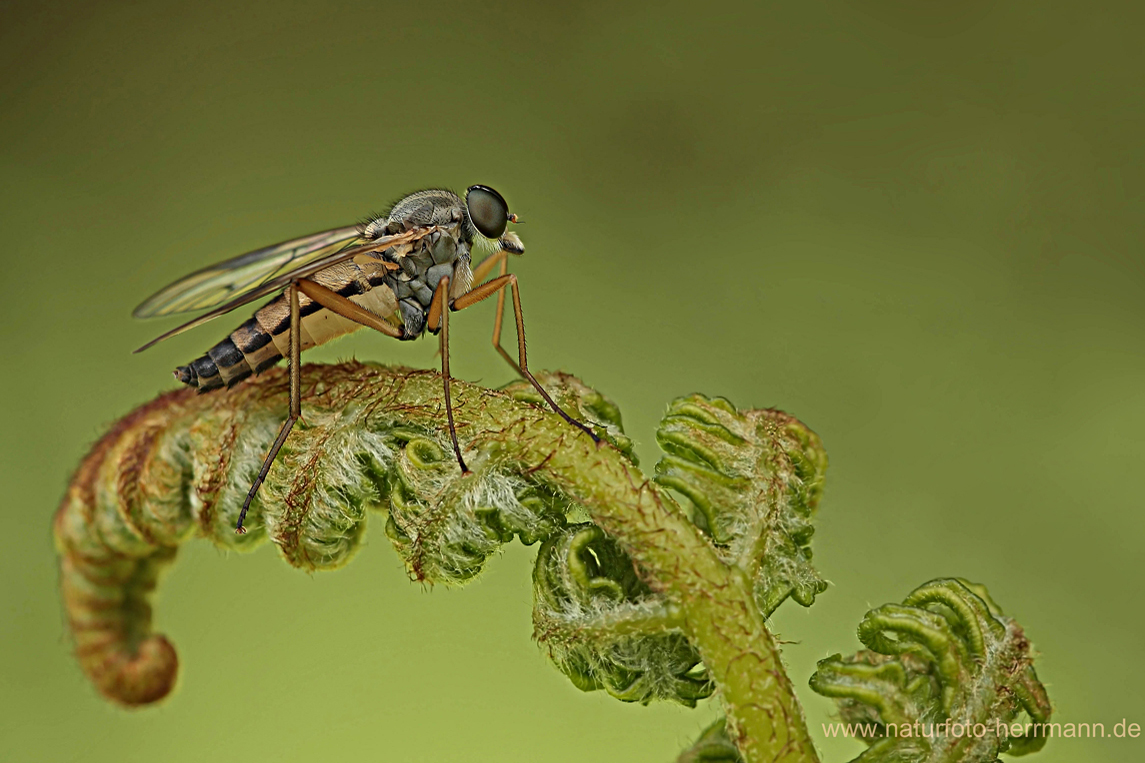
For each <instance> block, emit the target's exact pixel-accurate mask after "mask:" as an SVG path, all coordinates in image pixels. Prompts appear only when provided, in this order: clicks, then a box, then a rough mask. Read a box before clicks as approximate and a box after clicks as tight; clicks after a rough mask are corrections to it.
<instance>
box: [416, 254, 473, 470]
mask: <svg viewBox="0 0 1145 763" xmlns="http://www.w3.org/2000/svg"><path fill="white" fill-rule="evenodd" d="M448 295H449V276H442V279H441V280H440V281H438V282H437V289H435V290H434V292H433V301H432V302H431V303H430V306H429V315H428V316H427V317H426V326H427V327H429V330H430V331H436V330H437V324H438V322H440V323H441V378H442V380H443V383H444V384H445V417H446V419H448V420H449V438H450V439H451V440H452V441H453V453H454V455H456V456H457V465H458V466H460V467H461V474H462V476H466V475H469V474H472V472H470V471H469V467H467V466H466V465H465V459H464V458H462V457H461V446H460V445H458V444H457V429H456V427H455V426H454V425H453V401H452V400H451V399H450V396H449V310H447V309H446V300H448V299H449V296H448ZM450 309H453V308H452V305H451V306H450Z"/></svg>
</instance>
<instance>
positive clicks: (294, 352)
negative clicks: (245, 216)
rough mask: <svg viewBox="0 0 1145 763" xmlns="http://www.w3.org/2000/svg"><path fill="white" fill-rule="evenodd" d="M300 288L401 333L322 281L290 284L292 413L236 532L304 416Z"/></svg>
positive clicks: (344, 312) (353, 316)
mask: <svg viewBox="0 0 1145 763" xmlns="http://www.w3.org/2000/svg"><path fill="white" fill-rule="evenodd" d="M298 292H302V293H303V294H305V295H306V296H308V297H310V299H312V300H314V301H315V302H317V303H318V304H320V305H322V306H323V307H325V308H326V309H327V310H330V311H331V312H334V313H337V314H338V315H341V316H342V317H343V318H346V319H348V320H351V321H354V322H355V323H358V324H361V325H363V326H366V327H367V328H372V329H376V330H378V331H380V332H382V333H383V334H386V335H387V336H392V337H394V338H395V339H396V338H399V337H400V336H401V333H402V332H401V330H399V329H398V328H397V327H395V326H393V325H391V324H389V323H387V322H386V321H384V320H382V319H381V318H379V317H378V316H377V315H374V314H373V313H371V312H370V311H369V310H366V309H365V308H364V307H362V306H361V305H358V304H357V303H355V302H351V301H350V300H348V299H346V298H345V297H343V296H342V295H341V294H338V293H336V292H333V291H331V290H330V289H327V288H326V287H325V286H323V285H322V284H319V283H315V282H314V281H309V280H306V279H302V280H299V281H295V282H293V283H291V284H290V286H289V287H288V288H287V295H288V296H289V298H290V328H289V329H288V330H289V331H290V416H289V417H288V418H287V419H286V421H285V422H283V424H282V430H281V431H280V432H279V433H278V438H277V439H275V441H274V445H272V446H270V453H268V454H267V456H266V460H265V461H263V464H262V469H260V470H259V473H258V478H257V479H256V480H255V481H254V485H252V486H251V489H250V492H249V493H247V497H246V500H245V501H243V509H242V512H240V513H239V522H238V525H237V526H236V527H235V532H237V533H239V534H240V535H242V534H243V533H245V532H246V528H245V527H243V520H244V519H245V518H246V513H247V510H248V509H250V504H251V501H253V500H254V496H255V494H256V493H257V492H258V489H259V488H260V487H261V486H262V483H263V481H265V480H266V475H267V474H268V473H269V472H270V465H271V464H273V463H274V459H275V457H276V456H277V455H278V451H279V450H281V449H282V445H283V443H285V442H286V437H287V435H289V434H290V430H291V429H292V428H293V427H294V423H295V422H296V421H298V419H299V418H301V416H302V378H301V369H302V367H301V365H300V362H299V361H300V356H301V355H302V332H301V331H297V330H295V327H297V326H300V325H301V324H300V322H299V321H300V317H299V305H298Z"/></svg>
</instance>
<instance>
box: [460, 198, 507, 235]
mask: <svg viewBox="0 0 1145 763" xmlns="http://www.w3.org/2000/svg"><path fill="white" fill-rule="evenodd" d="M465 206H466V207H467V208H468V209H469V219H470V220H472V221H473V226H474V227H475V228H477V230H478V231H480V232H481V235H482V236H484V237H485V238H492V239H498V238H501V236H502V235H503V234H504V233H505V226H506V225H508V223H509V205H508V204H506V203H505V199H504V198H503V197H502V196H501V194H499V193H497V192H496V191H494V190H493V189H492V188H490V187H489V186H485V185H474V186H470V187H469V190H468V191H466V192H465Z"/></svg>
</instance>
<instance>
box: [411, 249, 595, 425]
mask: <svg viewBox="0 0 1145 763" xmlns="http://www.w3.org/2000/svg"><path fill="white" fill-rule="evenodd" d="M482 264H484V263H482ZM501 267H502V270H504V269H505V267H506V265H505V261H504V260H502V261H501ZM506 286H508V287H510V288H511V289H512V291H513V317H514V319H515V320H516V323H517V359H518V363H513V359H512V358H510V357H509V354H508V353H507V352H505V349H504V348H503V347H501V314H502V309H503V306H504V304H505V287H506ZM493 294H497V324H496V326H495V327H494V329H493V344H494V345H495V346H496V347H497V350H498V351H499V352H500V353H501V355H502V356H503V357H504V358H505V359H506V360H507V361H509V363H510V365H512V366H513V367H514V368H516V369H517V371H518V373H520V374H521V376H523V377H525V379H527V380H528V382H529V383H530V384H532V385H533V388H534V389H536V390H537V392H539V393H540V394H541V397H543V398H544V399H545V402H546V403H548V404H549V407H550V408H552V409H553V410H554V411H556V412H557V413H559V414H560V415H561V416H562V417H563V418H564V420H565V421H567V422H568V423H570V424H572V425H573V426H574V427H577V428H578V429H580V430H581V431H582V432H584V433H585V434H587V435H588V436H589V437H591V438H592V440H593V442H595V443H596V444H598V445H599V444H600V438H599V437H597V436H596V433H595V432H593V431H592V430H591V429H589V428H588V427H586V426H585V425H584V424H582V423H580V422H579V421H577V420H576V419H574V418H573V417H572V416H570V415H568V414H567V413H565V411H564V409H562V408H561V407H560V406H559V405H557V404H556V402H555V401H554V400H553V399H552V398H551V397H549V393H548V392H546V391H545V388H544V387H542V386H541V384H540V382H538V381H537V379H536V378H535V377H534V376H533V373H532V372H531V371H530V370H529V362H528V359H527V357H526V354H525V316H524V313H523V312H522V311H521V290H520V287H518V286H517V276H515V275H500V276H498V277H497V278H493V279H491V280H489V281H488V282H487V283H483V284H481V285H480V286H478V287H476V288H474V289H472V290H470V291H469V292H468V293H466V294H463V295H461V296H460V297H458V298H457V299H455V300H453V302H451V303H450V305H449V309H450V310H453V311H455V312H456V311H458V310H464V309H465V308H467V307H472V306H473V305H475V304H477V303H478V302H480V301H482V300H484V299H488V298H489V297H491V296H493ZM443 318H444V316H443ZM430 321H431V322H430V324H429V327H430V328H431V329H432V328H436V326H435V324H434V323H433V322H432V321H433V313H432V312H431V313H430ZM443 325H444V321H443Z"/></svg>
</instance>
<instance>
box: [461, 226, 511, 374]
mask: <svg viewBox="0 0 1145 763" xmlns="http://www.w3.org/2000/svg"><path fill="white" fill-rule="evenodd" d="M495 265H500V268H499V269H500V271H501V272H500V277H501V278H504V277H505V275H506V274H507V273H508V272H509V253H508V252H506V251H505V250H504V249H502V250H501V251H499V252H497V253H496V254H494V255H491V256H490V257H487V258H486V259H485V260H484V261H482V263H481V264H480V265H478V266H477V268H476V269H475V270H474V271H473V282H474V283H480V282H481V280H482V279H484V278H485V276H486V275H488V273H489V271H490V270H492V269H493V267H494V266H495ZM478 288H480V287H478ZM473 291H475V290H471V291H470V292H469V293H470V294H472V293H473ZM482 299H484V297H482ZM478 301H480V300H478ZM454 309H458V310H459V309H461V308H454ZM504 318H505V291H504V289H502V290H501V291H498V292H497V315H496V316H495V317H494V318H493V347H494V348H495V349H496V350H497V352H498V354H500V356H501V357H502V358H504V359H505V362H506V363H508V364H509V366H510V367H512V369H513V370H514V371H516V372H517V375H518V376H521V377H524V376H525V375H524V374H523V373H521V367H520V366H519V365H517V361H515V360H513V359H512V358H511V357H509V353H507V352H505V348H504V347H502V346H501V325H502V324H503V323H504V322H505V321H504ZM526 378H527V377H526Z"/></svg>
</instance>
